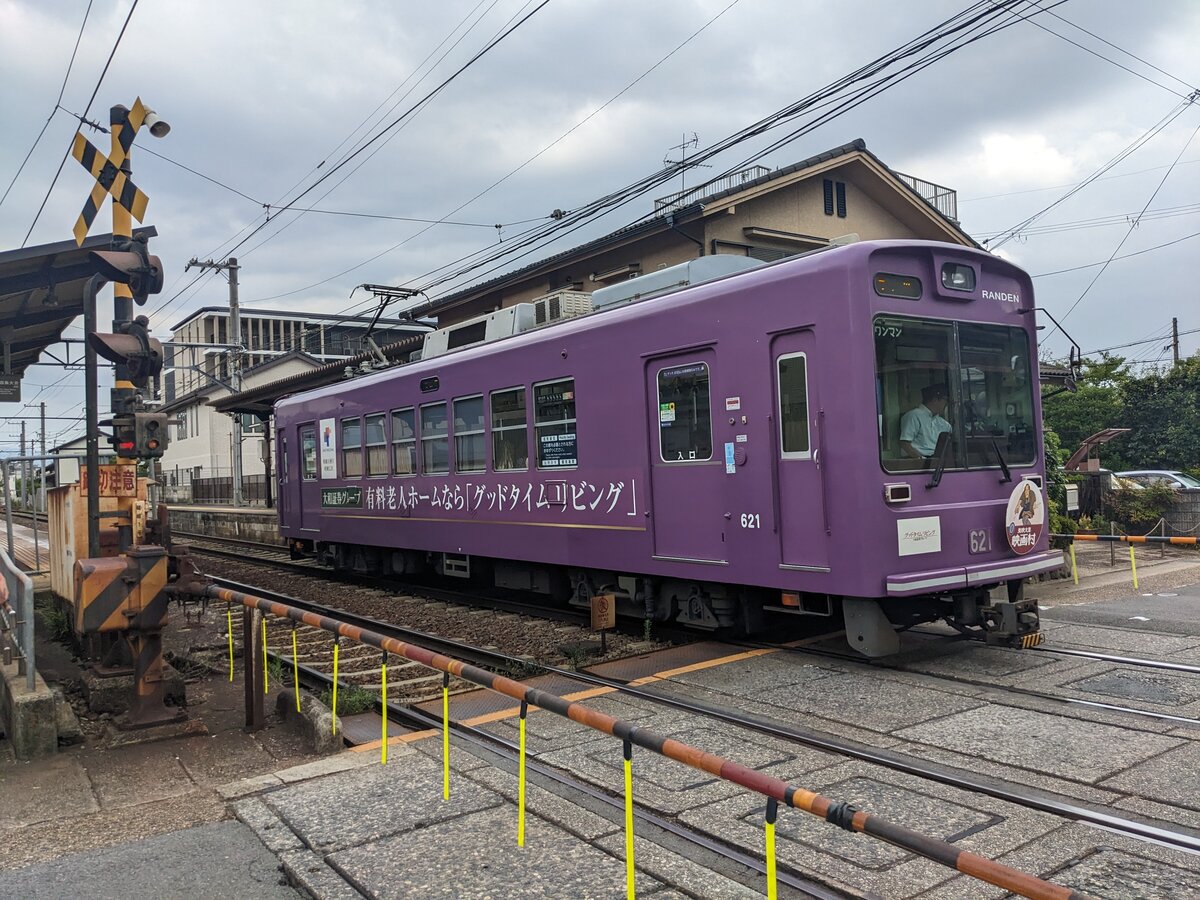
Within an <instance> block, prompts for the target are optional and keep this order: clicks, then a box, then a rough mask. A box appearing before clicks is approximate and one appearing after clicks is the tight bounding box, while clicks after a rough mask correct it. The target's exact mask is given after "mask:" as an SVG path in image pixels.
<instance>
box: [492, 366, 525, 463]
mask: <svg viewBox="0 0 1200 900" xmlns="http://www.w3.org/2000/svg"><path fill="white" fill-rule="evenodd" d="M492 468H493V469H494V470H495V471H497V472H513V471H521V470H524V469H528V468H529V428H528V423H527V421H526V415H525V388H523V387H520V388H513V389H512V390H510V391H496V392H494V393H493V394H492Z"/></svg>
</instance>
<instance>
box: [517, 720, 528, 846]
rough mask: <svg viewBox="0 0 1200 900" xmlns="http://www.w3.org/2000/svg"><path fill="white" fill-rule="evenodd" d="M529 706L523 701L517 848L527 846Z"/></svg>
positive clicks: (519, 753)
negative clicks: (527, 723) (526, 725)
mask: <svg viewBox="0 0 1200 900" xmlns="http://www.w3.org/2000/svg"><path fill="white" fill-rule="evenodd" d="M528 715H529V704H528V703H527V702H526V701H524V700H522V701H521V724H520V730H521V733H520V740H519V743H520V747H519V751H518V754H517V846H518V847H524V846H525V718H526V716H528Z"/></svg>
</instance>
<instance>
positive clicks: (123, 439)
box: [111, 414, 138, 459]
mask: <svg viewBox="0 0 1200 900" xmlns="http://www.w3.org/2000/svg"><path fill="white" fill-rule="evenodd" d="M136 431H137V428H136V425H135V423H134V417H133V414H129V415H124V416H114V417H113V420H112V438H111V440H112V445H113V449H114V450H115V451H116V453H117V456H118V457H119V458H121V459H137V457H138V453H137V434H136Z"/></svg>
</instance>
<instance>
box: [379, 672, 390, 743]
mask: <svg viewBox="0 0 1200 900" xmlns="http://www.w3.org/2000/svg"><path fill="white" fill-rule="evenodd" d="M379 672H380V677H381V678H382V683H381V684H380V686H379V700H380V702H381V703H382V709H380V711H379V713H380V716H379V718H380V725H379V729H380V734H379V764H380V765H383V766H386V765H387V720H388V705H387V651H386V650H384V651H383V665H382V666H381V667H380V670H379Z"/></svg>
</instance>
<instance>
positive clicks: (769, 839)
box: [765, 797, 779, 900]
mask: <svg viewBox="0 0 1200 900" xmlns="http://www.w3.org/2000/svg"><path fill="white" fill-rule="evenodd" d="M778 815H779V801H778V800H776V799H775V798H774V797H768V798H767V819H766V823H765V831H766V848H765V850H766V853H765V856H766V858H767V900H777V898H778V897H779V885H778V884H777V879H776V876H775V818H776V816H778Z"/></svg>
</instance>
